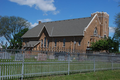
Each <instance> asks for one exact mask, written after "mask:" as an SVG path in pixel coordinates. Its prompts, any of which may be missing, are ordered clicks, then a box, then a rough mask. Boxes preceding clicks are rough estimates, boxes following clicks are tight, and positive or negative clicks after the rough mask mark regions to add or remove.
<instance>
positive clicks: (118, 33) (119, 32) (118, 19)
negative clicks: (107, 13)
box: [114, 13, 120, 44]
mask: <svg viewBox="0 0 120 80" xmlns="http://www.w3.org/2000/svg"><path fill="white" fill-rule="evenodd" d="M115 24H116V26H117V27H116V29H115V33H114V39H115V40H117V41H118V42H119V41H120V13H118V14H117V15H116V16H115ZM119 44H120V42H119Z"/></svg>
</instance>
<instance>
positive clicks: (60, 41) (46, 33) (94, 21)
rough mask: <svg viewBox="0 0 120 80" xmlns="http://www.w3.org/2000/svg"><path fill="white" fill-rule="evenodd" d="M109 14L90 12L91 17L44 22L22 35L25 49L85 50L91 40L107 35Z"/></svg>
mask: <svg viewBox="0 0 120 80" xmlns="http://www.w3.org/2000/svg"><path fill="white" fill-rule="evenodd" d="M108 24H109V15H108V14H107V13H106V12H96V13H92V14H91V17H85V18H78V19H69V20H61V21H52V22H44V23H41V22H40V21H39V24H38V25H37V26H35V27H34V28H32V29H30V30H29V31H27V32H26V33H25V34H24V35H23V36H22V38H23V48H24V49H26V50H43V51H45V50H46V51H58V52H59V51H65V52H75V51H76V52H86V50H87V49H88V48H89V47H90V45H91V44H90V43H91V42H95V41H96V40H99V39H102V38H104V37H108V36H109V27H108Z"/></svg>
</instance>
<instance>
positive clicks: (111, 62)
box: [111, 56, 113, 70]
mask: <svg viewBox="0 0 120 80" xmlns="http://www.w3.org/2000/svg"><path fill="white" fill-rule="evenodd" d="M111 64H112V65H111V66H112V70H113V57H112V56H111Z"/></svg>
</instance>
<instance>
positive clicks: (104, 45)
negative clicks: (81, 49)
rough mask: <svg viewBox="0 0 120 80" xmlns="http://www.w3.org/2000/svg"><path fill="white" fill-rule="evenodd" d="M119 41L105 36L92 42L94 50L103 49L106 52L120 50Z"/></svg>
mask: <svg viewBox="0 0 120 80" xmlns="http://www.w3.org/2000/svg"><path fill="white" fill-rule="evenodd" d="M118 47H119V42H118V41H116V40H114V38H112V39H111V38H110V37H109V38H105V39H101V40H98V41H96V42H92V43H91V48H92V50H93V51H102V50H106V52H117V51H118V50H119V48H118Z"/></svg>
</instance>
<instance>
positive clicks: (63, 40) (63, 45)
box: [63, 38, 65, 46]
mask: <svg viewBox="0 0 120 80" xmlns="http://www.w3.org/2000/svg"><path fill="white" fill-rule="evenodd" d="M63 46H65V38H64V39H63Z"/></svg>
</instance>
